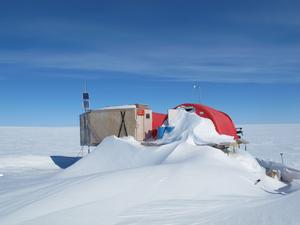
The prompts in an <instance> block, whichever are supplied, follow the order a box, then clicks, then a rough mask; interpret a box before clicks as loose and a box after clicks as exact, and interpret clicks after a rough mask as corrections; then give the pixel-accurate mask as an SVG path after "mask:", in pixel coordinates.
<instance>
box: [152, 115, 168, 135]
mask: <svg viewBox="0 0 300 225" xmlns="http://www.w3.org/2000/svg"><path fill="white" fill-rule="evenodd" d="M166 119H167V115H166V114H162V113H156V112H152V136H153V137H156V135H157V128H158V127H160V126H161V125H162V124H163V123H164V121H165V120H166Z"/></svg>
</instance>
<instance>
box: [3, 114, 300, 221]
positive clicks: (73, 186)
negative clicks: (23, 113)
mask: <svg viewBox="0 0 300 225" xmlns="http://www.w3.org/2000/svg"><path fill="white" fill-rule="evenodd" d="M184 119H188V120H190V121H192V123H194V124H197V120H195V118H193V117H190V116H189V117H188V118H184ZM198 122H199V121H198ZM200 124H201V125H202V127H206V129H207V126H209V123H207V122H205V121H203V120H202V121H200V122H199V124H198V125H200ZM177 125H178V126H177V127H181V128H182V129H183V128H184V127H183V126H184V124H177ZM243 128H244V132H245V136H244V138H245V139H247V140H249V141H250V142H251V143H250V144H249V145H248V146H247V151H246V152H245V151H244V150H243V149H241V150H240V151H239V152H238V153H237V154H230V155H227V154H225V153H223V152H221V151H220V150H217V149H214V148H212V147H209V146H201V145H199V144H200V143H205V142H206V141H207V142H209V141H211V140H212V139H211V138H212V136H211V135H210V136H209V137H207V136H205V135H207V133H205V132H204V133H203V135H201V138H200V137H198V136H197V135H196V134H195V132H196V133H200V134H202V132H203V130H201V128H200V127H199V126H195V127H194V128H193V129H190V130H189V132H183V134H180V132H179V131H178V130H177V131H176V130H174V133H173V134H172V133H171V134H172V135H171V134H170V135H169V136H166V138H165V139H164V140H162V141H161V142H164V141H165V145H162V146H151V147H149V146H147V147H146V146H143V145H141V144H140V143H138V142H136V141H135V140H133V139H132V138H130V137H129V138H122V139H118V138H116V137H109V138H107V139H106V140H105V141H104V142H103V143H102V144H101V145H100V146H99V147H97V148H96V149H95V150H94V151H93V152H92V153H91V154H89V155H88V156H87V157H85V158H83V159H81V160H80V161H78V162H77V163H76V164H74V165H73V166H71V167H70V168H68V169H65V170H62V169H60V168H59V167H57V166H56V165H55V164H54V163H53V161H52V160H51V158H50V156H51V155H67V156H76V155H77V153H78V152H79V150H80V146H79V129H78V128H18V127H15V128H7V127H1V128H0V174H1V175H2V176H0V224H1V225H2V224H3V225H12V224H32V225H40V224H51V225H53V224H79V225H83V224H84V225H86V224H97V225H99V224H103V225H109V224H138V225H143V224H160V225H161V224H182V225H188V224H222V225H223V224H228V225H229V224H230V225H237V224H242V225H250V224H272V225H273V224H274V225H294V224H295V225H299V224H300V215H299V213H298V211H299V208H300V192H299V191H298V188H299V183H298V182H297V181H295V182H293V183H292V185H286V184H284V183H282V182H279V181H278V180H275V179H272V178H269V177H267V176H265V173H264V170H263V169H262V168H261V167H260V166H259V165H258V164H257V162H256V161H255V159H254V157H252V156H251V154H252V155H254V156H255V157H258V158H263V159H272V160H275V161H280V155H279V154H280V152H283V153H284V160H285V162H286V163H287V164H288V165H290V166H292V167H295V168H298V169H300V147H299V146H300V125H245V126H243ZM184 129H185V128H184ZM185 130H187V129H185ZM224 138H225V139H226V140H229V139H228V137H221V139H222V140H224ZM216 139H217V136H216V135H215V136H213V140H216ZM196 144H197V145H196ZM258 179H260V180H261V181H260V182H259V183H257V184H255V183H256V181H257V180H258Z"/></svg>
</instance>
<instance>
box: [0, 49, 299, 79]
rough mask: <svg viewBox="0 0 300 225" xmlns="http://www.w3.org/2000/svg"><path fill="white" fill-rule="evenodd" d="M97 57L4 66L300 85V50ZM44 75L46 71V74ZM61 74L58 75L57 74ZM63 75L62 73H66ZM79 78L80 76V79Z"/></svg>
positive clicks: (7, 57)
mask: <svg viewBox="0 0 300 225" xmlns="http://www.w3.org/2000/svg"><path fill="white" fill-rule="evenodd" d="M133 50H134V52H130V48H129V51H117V50H116V49H112V50H111V51H110V52H105V53H101V52H91V53H82V52H77V53H63V52H60V53H51V52H50V53H49V52H36V51H29V52H24V51H22V52H7V53H2V54H0V63H2V64H4V63H5V64H10V65H14V66H15V67H20V68H23V69H24V68H26V69H27V70H39V69H52V70H65V71H67V70H70V71H81V72H82V73H84V71H94V72H98V75H96V76H95V78H97V77H98V78H101V77H103V76H105V75H106V73H105V71H111V72H116V73H119V74H122V73H126V74H127V76H128V74H131V76H142V77H145V78H150V79H159V78H166V79H175V80H186V81H191V80H198V81H208V82H257V83H266V82H291V83H292V82H297V83H299V82H300V62H299V61H298V60H297V58H298V56H299V55H300V48H289V49H287V48H279V49H272V48H271V49H268V48H254V47H253V48H236V47H226V48H213V47H210V48H191V47H190V46H188V47H184V46H181V47H167V46H165V47H164V46H160V47H156V48H153V47H152V48H146V47H144V48H142V49H133ZM42 75H43V74H42V73H41V76H42ZM54 76H55V74H54ZM60 76H61V73H60ZM77 77H78V73H77V74H76V75H75V76H74V78H77Z"/></svg>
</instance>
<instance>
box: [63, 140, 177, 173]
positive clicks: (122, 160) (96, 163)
mask: <svg viewBox="0 0 300 225" xmlns="http://www.w3.org/2000/svg"><path fill="white" fill-rule="evenodd" d="M176 145H178V143H176V142H175V143H172V144H170V145H165V146H161V147H159V148H158V147H155V146H153V147H149V146H147V147H146V146H143V145H142V144H141V143H140V142H137V141H136V140H135V139H134V138H133V137H124V138H117V137H115V136H111V137H107V138H105V139H104V140H103V141H102V143H101V144H100V145H99V146H98V147H97V148H96V149H95V150H94V151H93V152H92V153H91V154H89V155H87V156H86V157H84V158H83V159H81V160H79V161H78V162H77V163H76V164H74V165H73V166H71V167H70V168H68V169H67V170H65V171H64V172H63V173H62V174H61V176H83V175H88V174H95V173H102V172H112V171H117V170H123V169H129V168H136V167H143V166H150V165H155V164H159V163H161V162H162V161H163V160H164V159H165V158H166V157H167V156H168V155H169V154H170V153H171V152H172V151H173V149H174V148H175V147H176Z"/></svg>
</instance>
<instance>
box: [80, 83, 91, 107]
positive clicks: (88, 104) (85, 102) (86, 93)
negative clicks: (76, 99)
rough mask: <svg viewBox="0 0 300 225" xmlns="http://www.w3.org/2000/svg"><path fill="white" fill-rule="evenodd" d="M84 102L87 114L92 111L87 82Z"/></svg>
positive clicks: (83, 97)
mask: <svg viewBox="0 0 300 225" xmlns="http://www.w3.org/2000/svg"><path fill="white" fill-rule="evenodd" d="M82 100H83V108H84V111H85V112H88V111H90V96H89V93H88V91H87V82H86V80H85V81H84V91H83V93H82Z"/></svg>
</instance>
